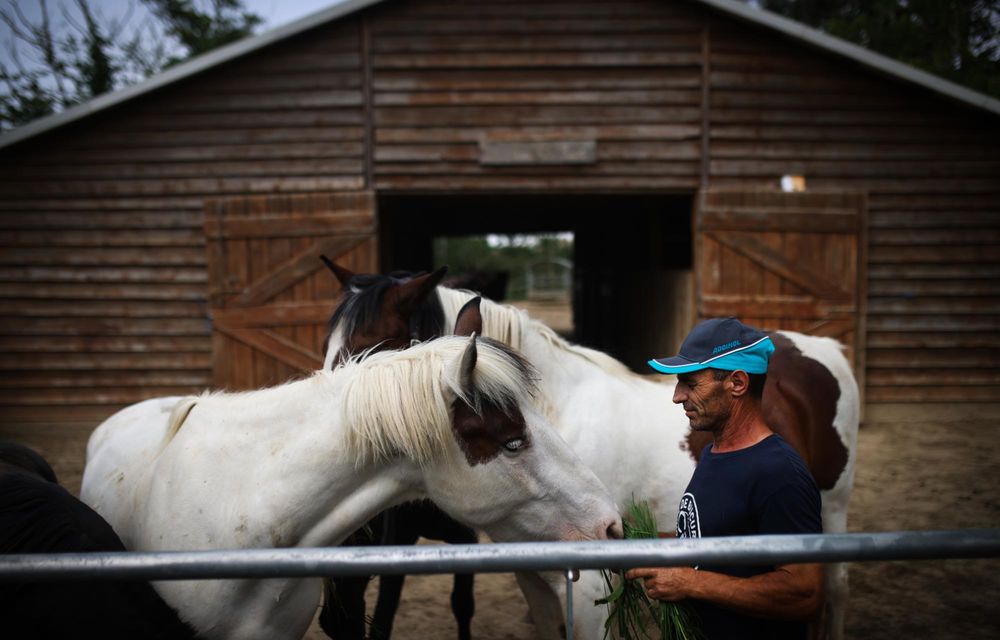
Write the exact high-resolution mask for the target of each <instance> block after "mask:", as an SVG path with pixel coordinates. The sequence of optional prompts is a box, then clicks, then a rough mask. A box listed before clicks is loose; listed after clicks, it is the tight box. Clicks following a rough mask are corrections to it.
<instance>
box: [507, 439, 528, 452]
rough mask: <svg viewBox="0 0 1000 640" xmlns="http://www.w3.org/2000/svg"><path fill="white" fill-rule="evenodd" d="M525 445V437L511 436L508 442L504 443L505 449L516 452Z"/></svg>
mask: <svg viewBox="0 0 1000 640" xmlns="http://www.w3.org/2000/svg"><path fill="white" fill-rule="evenodd" d="M523 446H524V438H511V439H510V440H508V441H507V442H505V443H503V447H504V449H506V450H507V451H510V452H512V453H513V452H515V451H517V450H519V449H520V448H521V447H523Z"/></svg>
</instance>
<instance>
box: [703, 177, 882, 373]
mask: <svg viewBox="0 0 1000 640" xmlns="http://www.w3.org/2000/svg"><path fill="white" fill-rule="evenodd" d="M865 211H866V207H865V198H864V196H863V195H862V194H858V193H809V192H805V193H782V192H769V191H721V190H720V191H712V190H708V191H704V192H702V193H701V194H699V198H698V205H697V214H696V218H695V237H696V241H695V242H696V244H695V252H696V253H695V255H696V261H697V267H696V269H695V273H696V278H697V280H696V282H697V284H696V287H697V305H698V315H699V319H703V318H707V317H713V316H729V315H731V316H736V317H738V318H740V319H741V320H743V321H744V322H747V323H748V324H752V325H755V326H758V327H761V328H766V329H790V330H793V331H799V332H802V333H808V334H811V335H820V336H829V337H831V338H836V339H838V340H840V341H841V342H843V343H844V344H845V345H846V346H847V348H848V358H849V359H850V360H851V362H852V363H853V364H854V369H855V372H856V375H857V376H858V382H859V384H860V386H861V388H862V389H864V308H863V307H864V300H865V270H864V264H865V256H864V250H865V236H864V233H865V224H866V222H865Z"/></svg>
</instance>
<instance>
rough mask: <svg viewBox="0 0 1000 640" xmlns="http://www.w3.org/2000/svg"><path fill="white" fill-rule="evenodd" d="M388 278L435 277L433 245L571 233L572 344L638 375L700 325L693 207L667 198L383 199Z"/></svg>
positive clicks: (381, 231)
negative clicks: (458, 239) (696, 320)
mask: <svg viewBox="0 0 1000 640" xmlns="http://www.w3.org/2000/svg"><path fill="white" fill-rule="evenodd" d="M378 216H379V238H380V256H381V266H382V270H383V271H391V270H395V269H408V270H429V269H433V268H435V267H437V266H441V265H435V264H434V249H433V246H434V244H433V243H434V238H437V237H443V236H463V235H485V234H490V233H501V234H518V233H521V234H523V233H557V232H567V231H568V232H571V233H572V234H573V238H574V251H573V295H572V308H573V327H574V334H573V335H572V336H570V337H571V339H572V340H574V341H576V342H579V343H580V344H584V345H586V346H588V347H593V348H595V349H600V350H601V351H605V352H607V353H610V354H611V355H613V356H615V357H616V358H619V359H620V360H622V361H623V362H625V363H626V364H628V365H629V366H630V367H632V368H633V369H635V370H636V371H640V372H643V373H645V372H648V369H647V368H646V366H645V362H646V360H647V359H648V358H649V357H651V356H654V355H662V354H665V353H667V352H669V351H671V350H674V349H676V347H677V345H678V344H679V342H680V339H681V338H683V336H684V335H685V333H686V332H687V330H688V329H689V328H690V326H691V323H692V321H693V317H694V311H693V308H694V305H693V283H692V265H693V256H692V247H693V234H692V219H693V214H692V197H690V196H677V195H669V194H543V195H539V194H530V195H522V194H517V195H513V194H511V195H507V194H477V195H383V196H380V197H379V200H378Z"/></svg>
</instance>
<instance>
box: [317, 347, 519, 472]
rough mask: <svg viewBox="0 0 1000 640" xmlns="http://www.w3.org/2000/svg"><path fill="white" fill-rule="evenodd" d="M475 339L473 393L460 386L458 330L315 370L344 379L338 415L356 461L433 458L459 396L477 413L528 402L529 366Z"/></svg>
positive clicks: (448, 434) (442, 442)
mask: <svg viewBox="0 0 1000 640" xmlns="http://www.w3.org/2000/svg"><path fill="white" fill-rule="evenodd" d="M476 342H477V347H478V348H477V359H476V367H475V373H474V376H473V378H474V379H473V383H474V386H475V389H474V390H472V393H466V391H465V390H463V389H462V388H461V385H460V384H459V373H460V372H459V368H458V366H457V365H458V363H459V362H460V361H461V357H462V353H463V352H464V351H465V349H466V347H467V346H468V344H469V338H465V337H460V336H446V337H442V338H438V339H436V340H430V341H428V342H424V343H421V344H418V345H415V346H413V347H411V348H410V349H407V350H405V351H387V352H382V353H370V354H360V355H358V356H355V357H354V358H351V359H350V360H348V361H346V362H344V363H343V364H341V365H340V366H339V367H337V369H335V370H334V371H333V373H329V372H322V371H321V372H317V373H316V375H317V376H330V377H333V378H339V377H341V376H346V377H347V378H348V381H347V383H346V384H345V385H344V395H343V410H342V415H343V419H344V423H345V425H346V427H347V431H346V443H347V446H348V447H349V448H350V449H351V450H352V451H354V452H355V453H356V455H357V464H358V465H361V464H364V463H368V462H377V461H380V460H387V459H390V458H393V457H395V456H398V455H404V456H406V457H408V458H410V459H412V460H414V461H416V462H417V463H419V464H426V463H429V462H431V461H432V460H433V459H434V457H435V455H436V454H437V453H439V452H441V451H442V450H443V449H444V447H445V446H446V443H447V442H448V441H449V439H451V438H452V437H453V436H452V435H451V412H450V399H451V398H455V397H459V398H461V399H463V400H465V401H466V402H467V403H468V404H469V405H470V406H472V407H473V408H474V409H476V410H477V411H478V410H479V408H480V407H481V405H482V403H483V402H484V401H485V402H491V403H494V404H496V405H499V406H500V407H502V408H505V409H507V408H514V407H516V406H518V405H521V404H525V403H527V402H529V401H530V398H531V394H532V393H533V392H534V388H535V380H534V374H533V372H532V370H531V368H530V366H529V365H528V364H527V363H526V362H525V361H524V360H523V359H521V358H520V357H519V356H517V355H516V354H514V353H512V352H511V351H509V350H508V349H507V348H505V347H503V346H501V345H497V344H496V343H493V342H491V341H489V340H477V341H476ZM362 358H363V359H362ZM446 391H450V392H451V393H446Z"/></svg>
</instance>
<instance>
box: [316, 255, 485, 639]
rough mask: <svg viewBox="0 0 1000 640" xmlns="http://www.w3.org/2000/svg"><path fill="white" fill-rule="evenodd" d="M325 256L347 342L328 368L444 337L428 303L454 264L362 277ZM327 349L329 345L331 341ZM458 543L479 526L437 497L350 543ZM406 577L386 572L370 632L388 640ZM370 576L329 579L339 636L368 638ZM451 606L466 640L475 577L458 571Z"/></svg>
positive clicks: (334, 634)
mask: <svg viewBox="0 0 1000 640" xmlns="http://www.w3.org/2000/svg"><path fill="white" fill-rule="evenodd" d="M322 259H323V262H324V263H325V264H326V265H327V267H328V268H329V269H330V271H332V272H333V274H334V275H335V276H337V279H338V280H339V281H340V284H341V287H342V295H341V301H340V304H339V305H338V306H337V309H336V311H334V313H333V316H332V317H331V318H330V322H329V327H328V329H329V331H328V335H327V340H326V342H327V343H328V342H329V340H330V337H331V335H333V334H334V333H336V334H338V337H339V338H340V339H341V340H342V342H343V345H344V346H343V348H342V349H340V350H338V351H337V352H336V353H328V355H327V363H326V367H327V368H329V367H331V366H334V365H335V364H337V363H339V362H340V361H341V360H343V359H344V358H345V357H346V356H347V355H349V354H359V353H365V352H370V351H380V350H384V349H403V348H406V347H408V346H410V344H411V343H412V342H413V341H424V340H429V339H431V338H434V337H436V336H438V335H441V333H442V332H443V326H444V316H443V314H442V312H441V307H440V305H433V304H427V303H426V302H427V297H428V296H430V295H431V294H432V293H433V291H434V288H435V287H436V286H437V285H438V283H439V282H440V281H441V279H442V278H443V277H444V275H445V272H446V271H447V268H441V269H439V270H437V271H435V272H433V273H430V274H423V273H409V272H397V273H393V274H390V275H388V276H366V275H355V274H353V273H351V272H349V271H347V270H346V269H343V268H342V267H340V266H338V265H336V264H335V263H333V262H332V261H330V260H329V259H327V258H326V256H322ZM323 347H324V350H326V347H327V344H324V345H323ZM421 537H423V538H427V539H429V540H440V541H442V542H448V543H451V544H475V543H476V542H478V536H477V535H476V532H475V531H473V530H472V529H470V528H468V527H466V526H465V525H462V524H460V523H458V522H456V521H455V520H453V519H452V518H450V517H448V516H447V515H446V514H445V513H444V512H443V511H441V510H440V509H438V508H437V507H436V506H434V504H433V503H432V502H430V501H429V500H422V501H419V502H414V503H409V504H405V505H401V506H399V507H394V508H392V509H389V510H388V511H385V512H383V513H382V514H380V515H379V516H378V517H377V518H376V519H374V520H372V521H371V522H369V523H368V525H367V526H366V527H365V528H364V529H363V530H361V531H359V532H357V533H355V534H354V535H353V536H351V538H350V539H349V541H348V542H347V543H346V544H348V545H371V544H378V545H412V544H416V542H417V540H418V539H419V538H421ZM405 579H406V576H404V575H387V576H379V595H378V601H377V603H376V605H375V614H374V616H373V618H372V620H371V621H370V625H369V626H370V629H369V633H368V637H370V638H373V639H376V638H377V639H380V640H388V638H389V637H390V636H391V634H392V624H393V619H394V618H395V616H396V610H397V609H398V608H399V599H400V595H401V593H402V590H403V582H404V580H405ZM368 581H369V580H368V579H367V578H356V577H349V578H348V577H341V578H333V579H330V580H328V581H327V583H326V590H325V593H326V597H325V598H324V603H323V611H322V612H321V613H320V626H321V627H322V628H323V630H324V631H325V632H326V634H327V635H329V636H330V637H331V638H335V639H336V640H355V639H357V640H361V639H363V638H365V637H366V635H365V600H364V593H365V589H366V587H367V585H368ZM451 609H452V612H453V613H454V615H455V621H456V622H457V624H458V637H459V639H460V640H470V638H471V626H472V616H473V614H474V613H475V599H474V597H473V575H472V574H455V578H454V583H453V587H452V593H451Z"/></svg>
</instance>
